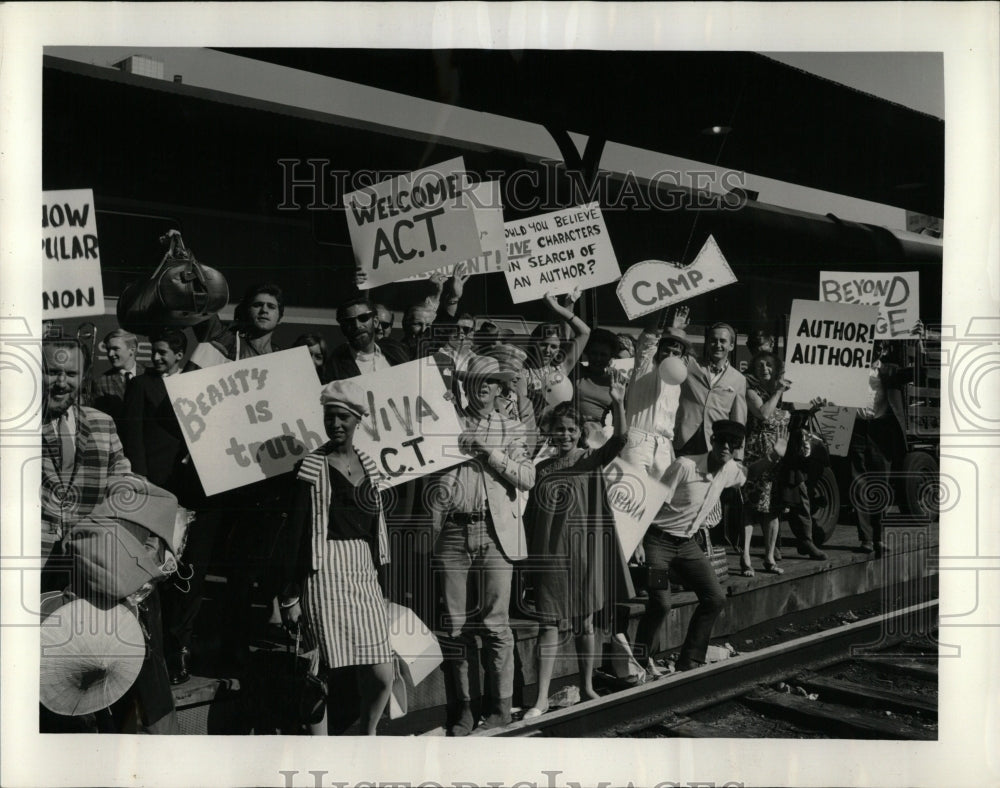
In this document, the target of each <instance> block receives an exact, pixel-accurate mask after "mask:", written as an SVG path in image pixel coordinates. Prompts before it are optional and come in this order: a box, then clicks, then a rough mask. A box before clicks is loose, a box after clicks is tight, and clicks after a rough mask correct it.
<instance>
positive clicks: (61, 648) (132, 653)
mask: <svg viewBox="0 0 1000 788" xmlns="http://www.w3.org/2000/svg"><path fill="white" fill-rule="evenodd" d="M41 634H42V652H41V660H40V661H41V665H40V668H41V670H40V672H39V679H40V687H39V700H41V702H42V705H43V706H45V708H47V709H49V710H50V711H53V712H55V713H56V714H64V715H68V716H79V715H81V714H90V713H92V712H95V711H98V710H99V709H104V708H107V707H108V706H110V705H111V704H112V703H114V702H115V701H116V700H118V699H119V698H121V697H122V695H124V694H125V693H126V692H127V691H128V689H129V687H131V686H132V685H133V684H134V683H135V680H136V678H137V677H138V675H139V671H140V670H142V665H143V659H144V657H145V655H146V641H145V639H144V637H143V634H142V627H141V626H140V625H139V621H138V619H137V618H136V617H135V614H134V613H133V612H132V611H131V610H129V608H127V607H126V606H125V605H115V606H114V607H110V608H107V609H103V608H100V607H97V606H95V605H93V604H91V603H90V602H88V601H87V600H86V599H83V598H79V599H74V600H73V601H71V602H67V603H66V604H64V605H62V606H60V607H58V608H57V609H56V610H55V611H54V612H52V613H51V614H50V615H49V616H48V617H47V618H46V619H45V620H44V621H43V622H42V626H41Z"/></svg>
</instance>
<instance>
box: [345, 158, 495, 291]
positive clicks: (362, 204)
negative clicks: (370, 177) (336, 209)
mask: <svg viewBox="0 0 1000 788" xmlns="http://www.w3.org/2000/svg"><path fill="white" fill-rule="evenodd" d="M467 188H468V177H467V175H466V174H465V164H464V162H463V160H462V158H461V157H459V158H457V159H451V160H450V161H446V162H443V163H441V164H438V165H435V166H433V167H427V168H425V169H423V170H416V171H415V172H411V173H407V174H405V175H400V176H399V177H397V178H392V179H390V180H387V181H382V182H381V183H378V184H376V185H374V186H371V187H367V188H364V189H359V190H358V191H355V192H351V193H350V194H348V195H346V197H345V198H344V202H345V205H346V210H345V212H344V213H345V215H346V216H347V225H348V229H349V230H350V234H351V246H352V247H353V248H354V259H355V262H356V263H357V265H358V267H359V268H360V269H361V270H362V271H363V272H364V273H365V275H366V279H365V281H364V282H363V284H362V285H361V287H362V288H363V289H367V288H371V287H377V286H379V285H384V284H388V283H389V282H396V281H398V280H400V279H403V278H405V277H408V276H412V275H413V274H420V273H423V272H424V271H431V270H433V269H435V268H439V267H441V266H445V265H451V264H454V263H460V262H462V261H463V260H469V259H471V258H473V257H478V256H479V255H481V254H482V252H483V247H482V245H481V243H480V240H479V235H480V228H479V225H478V223H477V219H476V209H475V202H474V201H473V200H472V199H471V198H470V197H469V196H467V195H463V190H465V189H467Z"/></svg>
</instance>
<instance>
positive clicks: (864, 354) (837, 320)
mask: <svg viewBox="0 0 1000 788" xmlns="http://www.w3.org/2000/svg"><path fill="white" fill-rule="evenodd" d="M877 317H878V307H877V306H856V305H853V304H830V303H827V302H825V301H803V300H801V299H795V300H793V301H792V314H791V318H790V320H789V323H788V343H787V345H786V347H787V351H786V355H785V377H786V378H787V379H788V380H789V381H790V382H791V387H790V388H789V389H788V392H787V393H786V395H785V399H786V400H788V401H794V402H809V401H810V400H813V399H815V398H816V397H823V398H825V399H827V400H829V401H830V402H832V403H833V404H834V405H839V406H841V407H851V408H861V407H864V406H865V405H867V404H868V402H869V396H870V394H869V387H868V370H869V367H870V365H871V351H872V341H873V339H874V337H875V320H876V318H877Z"/></svg>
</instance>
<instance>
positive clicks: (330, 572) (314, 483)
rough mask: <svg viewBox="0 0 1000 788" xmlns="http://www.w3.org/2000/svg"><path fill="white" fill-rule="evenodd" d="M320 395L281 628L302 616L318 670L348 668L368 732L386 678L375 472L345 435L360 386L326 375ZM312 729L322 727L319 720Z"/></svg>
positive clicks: (382, 529) (355, 417)
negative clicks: (319, 438) (320, 438)
mask: <svg viewBox="0 0 1000 788" xmlns="http://www.w3.org/2000/svg"><path fill="white" fill-rule="evenodd" d="M320 401H321V403H322V405H323V423H324V425H325V427H326V434H327V437H329V439H330V440H329V441H328V442H327V443H326V444H324V445H323V446H321V447H320V448H319V449H317V450H316V451H314V452H311V453H310V454H308V455H307V456H306V457H305V459H304V460H303V461H302V463H301V464H300V466H299V470H298V476H297V481H296V491H295V502H294V504H293V506H292V516H291V518H290V522H289V540H290V544H289V547H290V550H289V551H288V553H287V555H288V565H287V566H286V577H285V586H284V592H283V594H282V599H281V609H282V616H283V619H284V621H285V623H286V624H287V625H288V626H290V627H295V626H297V625H298V622H299V620H300V619H301V620H302V622H303V623H304V625H305V626H304V633H305V638H306V641H307V643H308V645H309V646H310V647H317V648H318V649H319V654H320V658H321V660H322V664H323V666H324V668H325V669H326V670H336V669H338V668H345V667H349V666H356V671H357V677H358V690H359V693H360V696H361V729H362V730H363V731H365V732H366V733H367V734H368V735H369V736H374V735H375V732H376V727H377V726H378V721H379V719H380V718H381V716H382V712H383V711H384V710H385V706H386V703H387V702H388V700H389V695H390V692H391V690H392V680H393V654H392V647H391V645H390V643H389V626H388V614H387V608H386V602H385V599H384V597H383V594H382V590H381V587H380V586H379V581H378V567H379V566H381V565H382V564H386V563H388V561H389V558H388V554H389V549H388V536H387V533H386V525H385V517H384V515H383V512H382V502H381V496H380V493H379V483H380V480H381V476H380V474H379V473H378V470H377V469H376V467H375V463H374V462H373V461H372V459H371V458H370V457H368V455H366V454H364V453H363V452H360V451H358V450H357V449H355V448H354V431H355V429H356V428H357V426H358V423H359V422H360V420H361V418H362V417H363V416H365V415H367V410H366V408H365V402H364V392H363V391H362V390H361V389H360V387H358V386H357V385H356V384H354V383H351V382H350V381H346V380H339V381H334V382H333V383H330V384H328V385H327V386H326V387H324V389H323V391H322V393H321V395H320ZM327 702H328V704H329V702H330V701H329V699H328V701H327ZM327 716H329V706H328V715H327ZM321 725H324V727H323V729H322V730H323V732H324V733H325V732H326V729H325V721H324V723H321ZM314 731H315V728H314Z"/></svg>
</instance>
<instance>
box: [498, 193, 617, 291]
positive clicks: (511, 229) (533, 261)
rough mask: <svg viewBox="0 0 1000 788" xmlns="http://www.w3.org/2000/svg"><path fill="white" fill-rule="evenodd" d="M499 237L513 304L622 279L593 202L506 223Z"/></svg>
mask: <svg viewBox="0 0 1000 788" xmlns="http://www.w3.org/2000/svg"><path fill="white" fill-rule="evenodd" d="M504 235H505V237H506V239H507V272H506V273H507V287H509V288H510V297H511V300H512V301H513V302H514V303H515V304H521V303H524V302H525V301H535V300H537V299H539V298H541V297H542V296H544V295H545V294H546V293H551V294H552V295H561V294H563V293H570V292H572V291H573V289H574V288H577V287H579V288H580V289H581V290H586V289H588V288H591V287H597V286H598V285H604V284H607V283H608V282H614V281H616V280H617V279H619V278H620V277H621V275H622V272H621V269H619V267H618V258H616V257H615V250H614V248H613V247H612V246H611V239H610V238H609V237H608V228H607V227H606V226H605V224H604V216H603V215H602V214H601V207H600V206H599V205H598V204H597V203H596V202H592V203H589V204H587V205H581V206H580V207H578V208H567V209H566V210H563V211H555V212H554V213H546V214H543V215H541V216H535V217H533V218H531V219H520V220H518V221H516V222H507V224H505V225H504Z"/></svg>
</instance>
